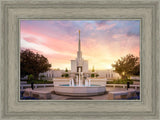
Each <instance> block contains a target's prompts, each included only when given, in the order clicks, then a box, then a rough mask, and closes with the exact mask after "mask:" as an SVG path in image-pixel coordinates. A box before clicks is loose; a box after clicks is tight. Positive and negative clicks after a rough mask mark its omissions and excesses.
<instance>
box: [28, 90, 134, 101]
mask: <svg viewBox="0 0 160 120" xmlns="http://www.w3.org/2000/svg"><path fill="white" fill-rule="evenodd" d="M129 90H134V89H132V88H129ZM25 91H28V92H31V93H34V95H35V97H36V96H37V95H39V94H45V95H46V94H47V95H49V96H50V97H49V98H48V99H47V100H108V95H109V93H110V92H117V91H118V92H125V91H127V89H125V88H113V87H106V91H107V92H106V93H105V94H104V95H97V96H87V97H82V96H79V97H73V96H65V95H57V94H55V93H54V88H53V87H46V88H36V89H34V90H32V89H31V88H27V89H26V90H25Z"/></svg>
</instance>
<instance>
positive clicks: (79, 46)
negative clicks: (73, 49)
mask: <svg viewBox="0 0 160 120" xmlns="http://www.w3.org/2000/svg"><path fill="white" fill-rule="evenodd" d="M78 51H81V41H80V30H79V43H78Z"/></svg>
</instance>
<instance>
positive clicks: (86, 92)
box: [54, 84, 106, 96]
mask: <svg viewBox="0 0 160 120" xmlns="http://www.w3.org/2000/svg"><path fill="white" fill-rule="evenodd" d="M54 92H55V93H56V94H59V95H69V96H94V95H102V94H105V93H106V87H105V86H100V85H90V86H85V85H81V86H78V85H75V86H70V85H69V84H64V85H60V86H55V87H54Z"/></svg>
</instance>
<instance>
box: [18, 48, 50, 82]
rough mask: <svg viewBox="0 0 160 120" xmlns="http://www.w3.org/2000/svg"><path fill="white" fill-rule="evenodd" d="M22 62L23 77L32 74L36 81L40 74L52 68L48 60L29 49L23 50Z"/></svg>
mask: <svg viewBox="0 0 160 120" xmlns="http://www.w3.org/2000/svg"><path fill="white" fill-rule="evenodd" d="M20 62H21V68H20V69H21V76H22V77H23V76H25V75H30V74H32V75H33V76H34V78H35V79H38V75H39V73H41V72H45V71H47V70H49V69H50V67H51V64H49V62H48V59H47V58H45V57H44V56H43V55H40V54H38V53H34V52H32V51H31V50H29V49H26V50H21V58H20Z"/></svg>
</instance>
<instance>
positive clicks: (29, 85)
mask: <svg viewBox="0 0 160 120" xmlns="http://www.w3.org/2000/svg"><path fill="white" fill-rule="evenodd" d="M40 87H43V88H45V87H53V84H34V88H40ZM25 88H31V84H21V85H20V89H25Z"/></svg>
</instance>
